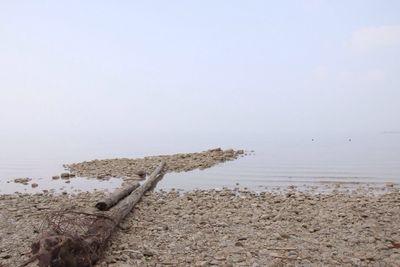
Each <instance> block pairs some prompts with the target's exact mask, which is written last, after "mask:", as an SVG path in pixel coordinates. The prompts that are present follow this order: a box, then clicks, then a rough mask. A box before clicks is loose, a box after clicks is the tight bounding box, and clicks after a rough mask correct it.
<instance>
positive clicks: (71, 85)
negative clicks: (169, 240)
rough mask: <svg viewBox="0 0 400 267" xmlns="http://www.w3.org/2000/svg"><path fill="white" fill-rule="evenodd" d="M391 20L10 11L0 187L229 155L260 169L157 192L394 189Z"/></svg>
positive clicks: (166, 10) (396, 29) (100, 4)
mask: <svg viewBox="0 0 400 267" xmlns="http://www.w3.org/2000/svg"><path fill="white" fill-rule="evenodd" d="M398 10H400V2H399V1H385V2H380V1H346V2H332V1H330V2H329V1H323V0H321V1H319V0H304V1H296V2H295V3H294V2H293V1H279V2H265V1H252V2H251V3H245V2H242V1H233V2H232V1H218V2H215V1H201V2H197V3H194V2H178V1H167V2H166V1H156V2H151V3H150V2H142V3H139V2H131V3H129V2H109V1H96V2H94V1H85V2H82V1H57V2H48V1H43V2H40V3H33V2H22V1H3V2H2V3H0V181H2V182H4V181H5V180H8V179H12V178H17V177H25V176H28V177H37V178H40V177H41V178H49V177H50V176H51V175H54V174H58V173H59V172H60V171H62V164H64V163H71V162H79V161H83V160H91V159H95V158H116V157H138V156H140V157H141V156H145V155H155V154H169V153H179V152H195V151H199V150H206V149H209V148H213V147H223V148H238V149H242V148H243V149H248V150H255V155H252V156H249V157H246V158H242V159H240V160H239V161H237V162H232V163H227V164H224V165H222V167H216V168H213V169H211V170H207V171H205V172H193V173H190V174H187V176H179V175H177V176H171V178H170V181H171V184H168V183H167V182H166V181H163V183H162V184H161V185H162V186H165V187H166V188H168V187H172V186H177V185H179V184H181V185H182V187H188V185H187V184H185V183H186V181H187V180H190V181H193V183H192V182H191V183H192V184H193V185H195V184H196V183H197V182H198V181H200V180H202V181H206V182H204V184H202V185H199V186H200V187H201V186H211V187H212V186H213V185H215V186H219V185H225V184H229V185H230V184H232V183H235V182H234V181H236V180H240V182H241V183H249V184H265V183H275V182H276V181H278V180H280V181H281V182H282V183H283V182H284V183H286V182H287V183H297V182H299V183H300V182H301V181H306V182H307V181H308V182H309V181H316V180H319V181H325V180H329V181H335V180H338V179H339V180H346V179H347V180H346V181H359V180H363V181H365V182H376V181H381V182H386V181H397V182H398V181H399V179H400V167H399V166H400V145H399V144H400V120H399V114H400V105H399V102H400V89H399V88H400V75H398V74H399V71H398V70H399V69H400V17H399V16H398ZM312 139H314V141H312ZM350 139H351V141H350ZM180 175H181V174H180ZM182 177H184V178H182ZM214 177H215V178H214ZM190 178H192V179H190ZM207 179H208V180H207ZM230 179H232V180H230ZM165 180H166V179H165ZM177 187H178V186H177Z"/></svg>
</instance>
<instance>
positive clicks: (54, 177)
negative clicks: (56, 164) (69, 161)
mask: <svg viewBox="0 0 400 267" xmlns="http://www.w3.org/2000/svg"><path fill="white" fill-rule="evenodd" d="M51 179H53V180H58V179H60V176H58V175H54V176H53V177H51Z"/></svg>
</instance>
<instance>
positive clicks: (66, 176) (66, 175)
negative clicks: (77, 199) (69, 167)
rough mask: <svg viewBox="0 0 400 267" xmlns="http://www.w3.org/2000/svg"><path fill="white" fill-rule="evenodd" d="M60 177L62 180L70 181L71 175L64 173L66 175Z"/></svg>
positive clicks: (62, 174)
mask: <svg viewBox="0 0 400 267" xmlns="http://www.w3.org/2000/svg"><path fill="white" fill-rule="evenodd" d="M60 177H61V179H65V180H66V179H69V177H70V174H69V173H68V172H64V173H61V175H60Z"/></svg>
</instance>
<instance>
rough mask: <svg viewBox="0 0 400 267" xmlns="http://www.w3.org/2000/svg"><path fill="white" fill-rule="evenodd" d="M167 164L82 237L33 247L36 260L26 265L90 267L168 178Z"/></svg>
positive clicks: (52, 238)
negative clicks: (121, 226) (147, 195)
mask: <svg viewBox="0 0 400 267" xmlns="http://www.w3.org/2000/svg"><path fill="white" fill-rule="evenodd" d="M164 166H165V162H161V163H160V165H159V166H158V167H157V168H156V170H155V171H154V172H153V173H152V174H151V175H150V176H149V178H148V179H147V180H146V181H145V182H144V183H143V184H142V185H141V186H139V187H138V188H137V189H136V190H134V191H133V192H132V193H131V194H130V195H129V196H127V197H125V198H124V199H123V200H121V201H120V202H118V203H117V204H116V205H115V206H114V207H113V208H111V209H110V210H109V211H107V212H106V213H104V214H106V216H99V217H97V219H96V220H95V221H94V222H93V223H92V224H91V225H90V226H89V228H88V230H87V231H86V233H85V234H84V235H82V236H79V237H71V236H65V235H59V234H57V233H54V234H50V235H47V236H46V235H45V236H43V237H42V238H41V239H40V240H39V241H38V242H35V243H33V245H32V253H33V256H32V258H31V259H30V260H29V261H27V262H26V263H25V264H23V265H22V266H39V267H53V266H57V267H90V266H93V264H95V263H96V262H97V261H98V260H99V259H100V257H101V256H102V253H103V250H104V249H105V247H106V243H107V241H108V239H109V238H110V236H111V234H112V232H113V231H114V229H115V228H116V227H117V225H118V224H119V223H120V222H121V221H122V220H123V219H124V218H125V217H126V216H127V215H128V214H129V212H130V211H131V210H132V208H133V207H134V206H135V205H136V204H137V203H138V202H139V201H140V199H141V198H142V196H143V194H144V193H145V192H146V191H148V190H150V189H152V188H154V187H155V186H156V184H157V182H158V181H159V180H160V179H161V178H162V177H163V176H164V172H163V168H164Z"/></svg>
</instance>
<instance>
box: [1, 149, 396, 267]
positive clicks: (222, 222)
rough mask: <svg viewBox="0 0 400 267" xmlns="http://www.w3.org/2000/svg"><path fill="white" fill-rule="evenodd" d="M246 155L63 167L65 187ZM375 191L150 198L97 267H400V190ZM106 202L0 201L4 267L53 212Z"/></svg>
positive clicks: (19, 258)
mask: <svg viewBox="0 0 400 267" xmlns="http://www.w3.org/2000/svg"><path fill="white" fill-rule="evenodd" d="M243 155H245V152H244V151H242V150H239V151H234V150H222V149H212V150H208V151H205V152H201V153H190V154H176V155H170V156H167V155H165V156H155V157H146V158H142V159H112V160H94V161H89V162H82V163H77V164H71V165H68V166H66V168H67V169H68V170H69V171H70V173H69V174H68V179H70V178H73V177H74V176H88V177H95V178H98V179H108V178H109V177H120V178H122V179H123V180H124V182H125V183H129V182H130V181H131V180H139V179H143V178H142V177H141V176H144V175H145V173H146V172H147V173H148V172H151V171H152V170H153V169H154V168H155V166H156V165H157V164H158V163H159V162H160V161H161V160H163V161H166V162H167V166H168V170H167V171H169V172H179V171H189V170H193V169H197V168H208V167H211V166H214V165H216V164H218V163H221V162H224V161H227V160H234V159H236V158H238V157H240V156H243ZM144 170H146V171H145V172H144ZM60 176H62V177H61V178H63V179H66V174H63V175H60ZM59 178H60V177H57V179H59ZM17 182H19V183H24V184H25V183H29V181H27V180H17ZM370 189H373V190H370ZM376 190H377V189H376V188H365V187H364V188H360V189H358V190H355V191H352V192H340V191H336V190H333V191H332V192H329V193H322V191H318V190H313V191H312V192H305V191H297V190H296V188H295V187H293V186H289V187H287V188H282V190H280V191H274V192H270V191H269V192H261V193H256V192H254V191H249V190H245V189H240V188H236V189H223V190H195V191H191V192H178V191H175V190H172V191H169V192H164V191H155V192H148V193H146V194H145V196H144V197H143V198H142V201H141V202H139V204H138V205H137V206H136V207H135V208H134V210H133V211H132V212H131V213H130V215H128V217H127V218H126V219H125V220H124V222H123V223H122V225H120V226H119V227H118V229H117V231H116V232H115V233H114V235H113V236H112V239H111V240H110V242H109V245H108V249H107V250H106V252H105V255H104V257H103V258H102V259H101V260H100V262H98V264H97V265H96V266H101V267H105V266H125V267H127V266H254V267H256V266H400V227H399V222H400V192H399V189H398V187H394V186H386V187H385V188H382V190H378V191H379V192H380V193H376V194H375V193H374V192H378V191H376ZM104 194H105V192H80V193H77V194H68V193H66V192H63V194H56V193H53V192H51V191H45V192H43V193H39V194H20V193H16V194H10V195H0V266H1V267H5V266H19V265H20V264H22V263H23V262H24V261H26V260H27V259H28V258H29V255H30V245H31V244H32V242H33V241H34V240H36V239H37V238H38V236H39V234H40V232H41V231H42V230H43V229H42V227H43V220H44V218H45V217H46V215H47V214H49V212H52V211H58V210H69V211H76V212H85V213H88V214H93V213H95V212H97V211H96V210H95V208H94V204H95V203H96V201H97V200H99V199H100V198H101V197H103V196H104Z"/></svg>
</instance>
